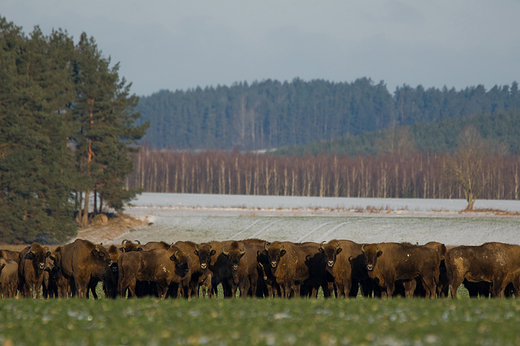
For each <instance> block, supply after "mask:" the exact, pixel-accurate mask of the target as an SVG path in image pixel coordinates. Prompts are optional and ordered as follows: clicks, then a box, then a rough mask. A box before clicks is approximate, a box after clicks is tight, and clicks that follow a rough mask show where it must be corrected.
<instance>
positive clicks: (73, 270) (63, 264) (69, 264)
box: [59, 239, 112, 298]
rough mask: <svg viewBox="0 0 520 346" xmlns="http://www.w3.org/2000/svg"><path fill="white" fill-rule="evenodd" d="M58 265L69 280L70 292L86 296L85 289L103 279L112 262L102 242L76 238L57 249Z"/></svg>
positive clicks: (82, 296) (81, 296)
mask: <svg viewBox="0 0 520 346" xmlns="http://www.w3.org/2000/svg"><path fill="white" fill-rule="evenodd" d="M59 258H60V263H59V266H60V268H61V271H62V273H63V276H64V277H65V278H66V279H67V280H68V281H69V285H70V286H71V290H72V294H73V295H74V296H75V295H77V296H78V297H80V298H88V295H87V290H88V289H89V286H90V289H92V285H93V282H94V281H95V282H96V283H97V282H98V281H101V280H103V275H104V274H105V273H106V271H107V268H108V267H109V266H110V265H111V264H112V263H111V259H110V255H109V254H108V251H107V250H106V249H105V247H104V246H103V245H102V244H98V245H96V244H93V243H92V242H90V241H88V240H83V239H76V240H75V241H74V242H73V243H70V244H67V245H65V246H62V247H61V248H60V249H59Z"/></svg>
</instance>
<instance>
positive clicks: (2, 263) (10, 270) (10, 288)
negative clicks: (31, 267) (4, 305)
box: [0, 253, 18, 298]
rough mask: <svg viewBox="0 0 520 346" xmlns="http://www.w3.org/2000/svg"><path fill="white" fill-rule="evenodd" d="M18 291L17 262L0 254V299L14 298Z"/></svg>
mask: <svg viewBox="0 0 520 346" xmlns="http://www.w3.org/2000/svg"><path fill="white" fill-rule="evenodd" d="M17 289H18V262H17V261H15V260H12V259H8V258H5V254H4V253H0V298H2V297H3V298H14V297H15V296H16V290H17Z"/></svg>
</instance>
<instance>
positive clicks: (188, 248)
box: [174, 241, 211, 299]
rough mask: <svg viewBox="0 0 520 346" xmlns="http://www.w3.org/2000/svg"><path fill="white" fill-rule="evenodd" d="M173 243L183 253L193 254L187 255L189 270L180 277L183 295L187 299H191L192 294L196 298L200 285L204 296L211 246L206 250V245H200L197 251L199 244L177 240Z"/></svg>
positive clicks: (208, 279) (208, 273) (209, 275)
mask: <svg viewBox="0 0 520 346" xmlns="http://www.w3.org/2000/svg"><path fill="white" fill-rule="evenodd" d="M174 245H175V246H177V247H178V248H179V249H180V250H181V251H182V252H183V253H185V254H190V255H191V254H194V255H195V256H189V259H188V261H189V263H188V267H189V272H188V274H186V276H184V278H183V279H182V292H183V296H184V297H186V298H188V299H191V297H192V296H195V297H197V298H198V297H199V294H200V287H201V286H202V287H203V296H206V294H207V285H206V281H208V282H209V281H211V271H210V270H209V269H208V267H209V265H208V263H209V261H210V259H211V246H210V248H209V251H206V247H205V246H204V245H201V247H202V250H200V251H199V245H197V244H195V243H194V242H190V241H178V242H176V243H175V244H174ZM201 251H202V254H201ZM204 254H206V255H204ZM201 256H202V258H201ZM201 261H202V262H201Z"/></svg>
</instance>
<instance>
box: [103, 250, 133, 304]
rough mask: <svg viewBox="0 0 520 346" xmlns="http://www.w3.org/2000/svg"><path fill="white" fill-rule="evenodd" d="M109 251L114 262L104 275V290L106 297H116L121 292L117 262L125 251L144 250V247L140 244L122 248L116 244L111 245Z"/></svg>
mask: <svg viewBox="0 0 520 346" xmlns="http://www.w3.org/2000/svg"><path fill="white" fill-rule="evenodd" d="M139 245H140V244H139ZM137 249H140V250H137ZM107 251H108V255H109V256H110V261H111V262H112V264H110V266H108V267H107V270H106V272H105V274H104V276H103V291H104V292H105V297H107V298H112V299H115V298H116V297H117V296H118V294H119V267H118V264H117V262H118V260H119V256H121V255H122V254H123V253H124V252H129V251H142V248H141V247H140V246H139V247H127V248H125V247H124V246H123V247H122V248H117V247H116V246H115V245H110V246H109V247H108V249H107Z"/></svg>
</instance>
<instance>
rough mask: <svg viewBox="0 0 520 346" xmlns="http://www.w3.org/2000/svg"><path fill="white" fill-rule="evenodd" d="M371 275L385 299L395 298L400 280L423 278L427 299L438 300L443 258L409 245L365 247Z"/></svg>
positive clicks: (363, 248)
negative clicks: (438, 282)
mask: <svg viewBox="0 0 520 346" xmlns="http://www.w3.org/2000/svg"><path fill="white" fill-rule="evenodd" d="M362 251H363V253H364V254H365V263H366V267H367V271H368V274H369V276H370V277H371V278H372V279H374V280H375V281H376V283H377V284H378V285H379V286H380V287H381V289H382V294H383V296H386V297H392V295H393V293H394V291H395V283H396V281H398V280H404V281H408V280H414V279H415V278H416V277H419V278H420V279H421V282H422V284H423V287H424V289H425V291H426V297H428V298H435V293H436V288H437V280H438V277H439V265H440V258H439V255H438V253H437V252H436V251H435V250H432V249H430V248H428V247H424V246H416V245H412V244H408V243H402V244H398V243H381V244H369V245H363V246H362Z"/></svg>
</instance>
